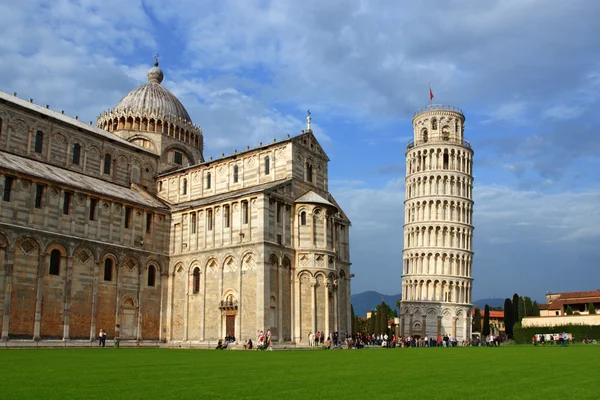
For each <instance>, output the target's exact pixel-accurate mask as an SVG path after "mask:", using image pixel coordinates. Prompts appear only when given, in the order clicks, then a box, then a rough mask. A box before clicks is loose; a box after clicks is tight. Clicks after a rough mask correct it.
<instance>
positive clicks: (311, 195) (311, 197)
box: [296, 190, 337, 208]
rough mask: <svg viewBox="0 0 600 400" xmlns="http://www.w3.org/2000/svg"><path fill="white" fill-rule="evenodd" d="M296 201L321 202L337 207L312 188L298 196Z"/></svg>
mask: <svg viewBox="0 0 600 400" xmlns="http://www.w3.org/2000/svg"><path fill="white" fill-rule="evenodd" d="M296 203H311V204H322V205H325V206H328V207H333V208H337V207H336V206H335V205H333V204H331V203H330V202H329V201H327V200H325V199H324V198H323V197H321V196H319V195H318V194H316V193H315V192H313V191H312V190H311V191H309V192H307V193H304V194H303V195H302V196H300V197H298V198H297V199H296Z"/></svg>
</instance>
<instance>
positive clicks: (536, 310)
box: [531, 301, 540, 317]
mask: <svg viewBox="0 0 600 400" xmlns="http://www.w3.org/2000/svg"><path fill="white" fill-rule="evenodd" d="M532 307H533V313H532V314H531V315H532V316H534V317H539V316H540V307H539V306H538V303H537V301H534V302H533V304H532Z"/></svg>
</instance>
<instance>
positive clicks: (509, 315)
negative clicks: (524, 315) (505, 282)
mask: <svg viewBox="0 0 600 400" xmlns="http://www.w3.org/2000/svg"><path fill="white" fill-rule="evenodd" d="M513 310H514V308H513V305H512V302H511V301H510V299H505V300H504V331H505V332H506V336H508V337H512V335H513Z"/></svg>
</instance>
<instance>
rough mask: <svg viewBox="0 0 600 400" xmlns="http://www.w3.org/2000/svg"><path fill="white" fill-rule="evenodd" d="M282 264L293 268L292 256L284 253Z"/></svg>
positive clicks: (287, 267) (284, 266)
mask: <svg viewBox="0 0 600 400" xmlns="http://www.w3.org/2000/svg"><path fill="white" fill-rule="evenodd" d="M281 266H282V267H283V268H285V269H291V268H292V261H291V259H290V257H288V256H287V255H284V256H283V257H282V259H281Z"/></svg>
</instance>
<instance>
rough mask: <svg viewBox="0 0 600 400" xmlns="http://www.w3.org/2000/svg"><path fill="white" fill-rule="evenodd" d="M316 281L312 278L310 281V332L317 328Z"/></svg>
mask: <svg viewBox="0 0 600 400" xmlns="http://www.w3.org/2000/svg"><path fill="white" fill-rule="evenodd" d="M316 290H317V281H316V280H315V279H314V278H312V279H311V281H310V309H311V318H310V322H311V332H316V330H317V299H316Z"/></svg>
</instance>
